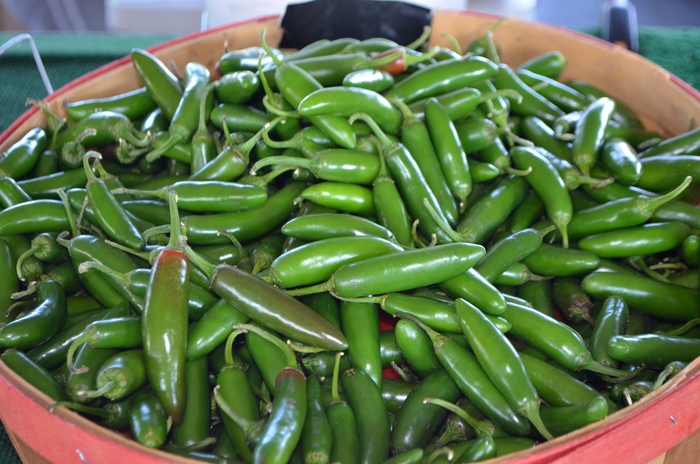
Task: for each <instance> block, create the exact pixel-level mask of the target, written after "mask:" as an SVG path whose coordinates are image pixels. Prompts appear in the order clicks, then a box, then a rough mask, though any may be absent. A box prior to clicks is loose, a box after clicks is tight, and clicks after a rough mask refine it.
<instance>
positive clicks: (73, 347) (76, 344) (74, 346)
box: [66, 331, 90, 374]
mask: <svg viewBox="0 0 700 464" xmlns="http://www.w3.org/2000/svg"><path fill="white" fill-rule="evenodd" d="M89 340H90V334H89V333H87V331H84V332H83V333H82V334H80V335H79V336H78V338H76V339H75V340H73V343H71V344H70V346H69V347H68V352H67V353H66V365H67V366H68V370H69V371H70V372H71V373H73V374H84V373H86V372H87V371H88V370H89V369H88V367H87V366H80V367H75V366H74V365H73V357H74V356H75V352H76V351H78V348H80V347H81V346H83V345H84V344H85V343H88V341H89Z"/></svg>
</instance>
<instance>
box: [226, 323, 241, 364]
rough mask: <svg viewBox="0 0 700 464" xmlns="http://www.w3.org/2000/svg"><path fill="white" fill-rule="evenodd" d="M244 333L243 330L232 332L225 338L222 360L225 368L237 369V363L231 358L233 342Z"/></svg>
mask: <svg viewBox="0 0 700 464" xmlns="http://www.w3.org/2000/svg"><path fill="white" fill-rule="evenodd" d="M243 333H245V331H243V330H234V331H233V332H231V334H230V335H229V336H228V337H227V338H226V349H225V350H224V359H225V361H226V366H227V367H238V363H237V362H236V360H235V359H234V357H233V342H234V340H235V339H236V337H238V336H239V335H241V334H243Z"/></svg>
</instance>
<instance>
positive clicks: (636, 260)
mask: <svg viewBox="0 0 700 464" xmlns="http://www.w3.org/2000/svg"><path fill="white" fill-rule="evenodd" d="M628 262H629V263H630V264H631V265H632V266H633V267H636V268H637V269H639V270H640V271H642V272H644V273H645V274H646V275H647V276H649V277H651V278H652V279H654V280H659V281H661V282H668V279H667V278H666V277H665V276H663V275H662V274H659V273H658V272H656V271H655V270H653V269H651V268H650V267H649V266H648V265H647V263H646V262H645V261H644V258H643V257H641V256H633V257H632V258H630V259H629V260H628Z"/></svg>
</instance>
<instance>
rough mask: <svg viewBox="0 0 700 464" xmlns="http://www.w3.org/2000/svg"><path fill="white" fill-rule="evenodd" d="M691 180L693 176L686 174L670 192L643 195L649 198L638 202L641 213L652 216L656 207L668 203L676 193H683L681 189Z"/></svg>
mask: <svg viewBox="0 0 700 464" xmlns="http://www.w3.org/2000/svg"><path fill="white" fill-rule="evenodd" d="M692 181H693V178H692V177H691V176H687V177H686V178H685V179H684V180H683V182H681V184H680V185H679V186H678V187H676V188H675V189H673V190H671V191H670V192H668V193H666V194H664V195H661V196H658V197H653V198H649V197H644V198H649V199H648V200H647V201H645V202H640V205H639V209H641V210H642V213H643V214H645V215H647V216H649V217H651V216H653V214H654V211H656V209H657V208H658V207H660V206H661V205H663V204H666V203H668V202H669V201H671V200H673V199H674V198H676V197H677V196H678V195H680V194H681V193H683V190H685V189H686V188H687V187H688V186H689V185H690V183H691V182H692Z"/></svg>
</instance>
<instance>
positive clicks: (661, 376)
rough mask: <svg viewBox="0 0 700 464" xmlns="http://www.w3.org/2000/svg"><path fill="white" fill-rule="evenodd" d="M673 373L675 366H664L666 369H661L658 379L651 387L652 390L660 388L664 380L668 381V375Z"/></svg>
mask: <svg viewBox="0 0 700 464" xmlns="http://www.w3.org/2000/svg"><path fill="white" fill-rule="evenodd" d="M672 373H673V366H671V365H669V366H666V367H665V368H664V370H663V371H661V373H659V376H658V377H657V378H656V381H655V382H654V384H653V385H652V387H651V391H655V390H658V389H659V388H661V385H663V384H664V382H665V381H666V379H667V378H668V376H669V375H671V374H672Z"/></svg>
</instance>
